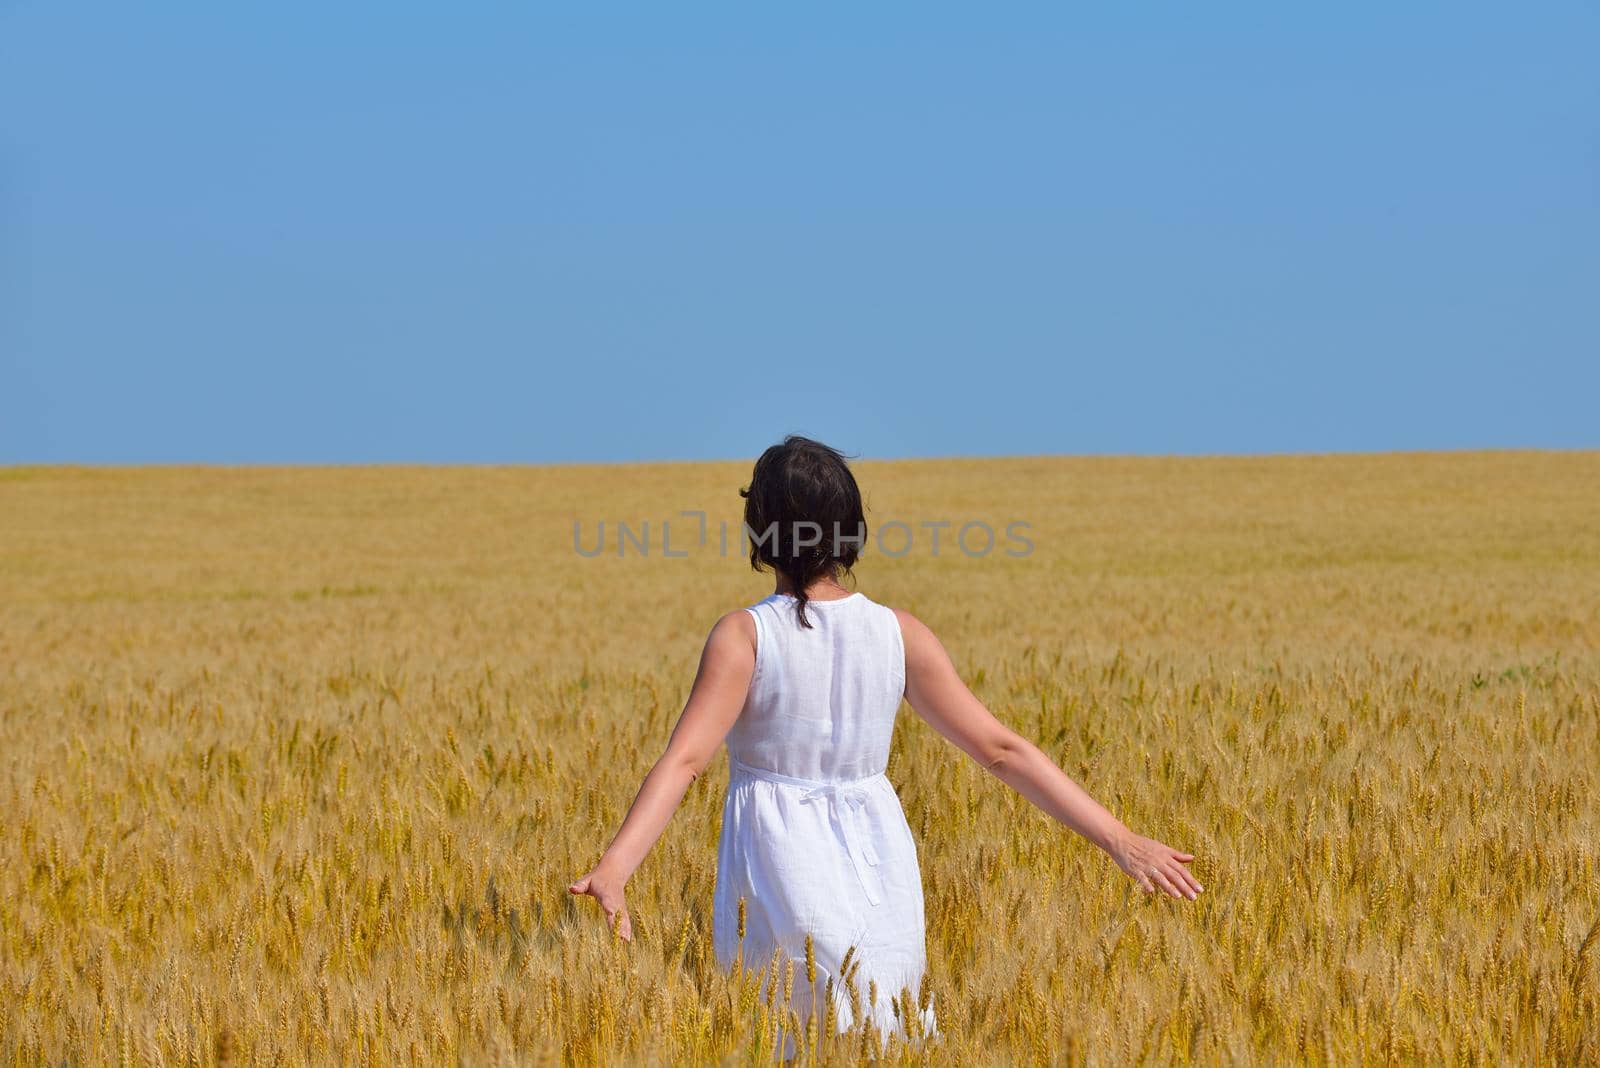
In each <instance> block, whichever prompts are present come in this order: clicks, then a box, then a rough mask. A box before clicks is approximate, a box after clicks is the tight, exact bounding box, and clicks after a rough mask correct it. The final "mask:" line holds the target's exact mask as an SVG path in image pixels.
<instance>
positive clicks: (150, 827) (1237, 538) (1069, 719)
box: [0, 452, 1600, 1065]
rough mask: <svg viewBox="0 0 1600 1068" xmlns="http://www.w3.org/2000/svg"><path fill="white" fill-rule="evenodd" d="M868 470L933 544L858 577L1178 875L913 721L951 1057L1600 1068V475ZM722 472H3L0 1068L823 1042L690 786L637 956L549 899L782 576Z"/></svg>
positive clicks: (924, 859) (556, 1059)
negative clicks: (762, 943)
mask: <svg viewBox="0 0 1600 1068" xmlns="http://www.w3.org/2000/svg"><path fill="white" fill-rule="evenodd" d="M857 471H858V474H859V477H860V479H861V482H862V485H863V489H864V490H865V492H866V495H867V500H868V505H869V509H870V511H869V521H872V522H876V523H883V522H887V521H891V520H898V521H902V522H906V523H908V524H910V525H911V526H912V528H913V530H914V531H915V532H917V533H918V534H919V535H920V534H922V533H924V532H926V529H927V528H921V527H920V526H919V524H921V523H924V522H936V521H944V520H948V521H950V522H951V523H952V526H951V527H950V528H947V529H946V530H945V531H944V535H945V538H946V539H947V541H946V543H945V544H944V545H943V546H942V547H941V551H940V552H939V553H938V554H934V553H932V552H931V551H930V547H929V545H928V542H927V540H926V539H919V540H918V542H917V543H916V544H915V545H914V547H913V549H912V551H910V552H907V553H905V554H904V555H902V556H899V557H895V558H890V557H889V556H887V555H885V554H883V553H881V552H873V551H869V552H868V554H867V556H866V558H865V559H864V560H863V562H862V563H861V565H860V566H859V568H858V571H857V575H858V581H859V588H861V589H862V590H864V591H866V592H868V593H869V594H870V595H871V596H873V597H874V598H876V599H878V600H881V601H884V602H887V603H890V604H896V605H902V606H904V607H906V608H909V609H910V610H911V611H913V612H915V613H916V614H918V615H919V616H920V617H922V618H923V619H924V620H925V621H927V622H928V623H929V624H930V625H931V626H932V627H933V628H934V630H935V631H936V632H937V633H938V634H940V635H941V636H942V638H943V639H944V641H945V643H946V645H947V646H948V647H949V649H950V650H951V652H952V655H953V656H954V657H955V659H956V662H957V665H958V667H959V668H960V669H961V671H962V673H963V675H964V677H965V678H967V680H968V681H969V683H970V684H971V685H972V686H973V688H974V690H975V691H976V692H977V693H978V695H979V696H980V697H982V698H983V699H984V700H985V701H986V702H987V703H988V704H989V706H990V707H991V708H992V709H993V710H994V711H995V713H996V714H997V715H999V716H1000V717H1001V718H1002V719H1004V720H1005V721H1007V722H1008V723H1009V724H1011V725H1012V726H1014V727H1016V728H1017V729H1018V730H1020V731H1021V732H1023V733H1024V734H1026V735H1028V736H1029V737H1032V738H1034V739H1035V740H1036V741H1038V742H1039V744H1040V745H1041V746H1042V747H1044V748H1045V750H1046V751H1047V752H1049V753H1050V754H1051V755H1052V756H1054V757H1056V758H1057V759H1058V760H1059V761H1060V762H1061V764H1062V765H1063V766H1064V767H1065V768H1067V769H1068V770H1069V771H1070V772H1071V773H1072V774H1074V775H1075V776H1077V777H1078V778H1079V779H1080V780H1081V781H1082V782H1084V783H1085V784H1086V785H1087V786H1088V788H1089V789H1090V790H1091V791H1092V792H1094V793H1096V794H1097V796H1099V797H1100V798H1101V799H1102V800H1104V801H1105V802H1106V803H1107V804H1108V805H1109V806H1110V807H1111V808H1112V809H1113V810H1114V811H1116V812H1118V813H1119V814H1120V815H1121V816H1122V817H1123V818H1124V819H1125V820H1126V821H1127V822H1129V823H1130V824H1131V825H1132V826H1134V827H1135V828H1136V829H1140V830H1142V831H1144V832H1146V833H1149V834H1152V835H1155V836H1156V837H1159V838H1161V839H1163V840H1165V841H1169V842H1171V843H1172V844H1174V845H1177V846H1179V847H1180V848H1187V849H1189V850H1190V851H1192V852H1194V853H1195V854H1197V855H1198V858H1199V859H1198V860H1197V862H1196V864H1195V865H1194V868H1195V871H1196V874H1197V875H1198V876H1199V878H1200V880H1201V881H1202V882H1203V883H1204V884H1205V885H1206V888H1207V892H1206V893H1205V894H1204V895H1202V897H1201V898H1200V900H1199V901H1197V902H1194V903H1189V902H1177V901H1172V900H1170V899H1165V898H1162V899H1154V898H1146V897H1144V896H1143V895H1141V894H1139V893H1138V891H1137V890H1136V889H1135V888H1134V886H1133V885H1132V884H1131V883H1130V882H1129V881H1128V880H1127V879H1126V878H1125V877H1123V876H1122V875H1121V873H1120V872H1118V871H1117V869H1116V868H1115V866H1114V865H1112V864H1111V863H1110V861H1109V860H1108V859H1106V858H1105V857H1104V856H1102V855H1100V854H1099V853H1097V852H1096V851H1095V850H1093V849H1092V847H1090V846H1088V845H1087V844H1086V843H1085V842H1083V841H1081V840H1079V839H1076V838H1074V837H1073V836H1071V835H1070V834H1069V833H1068V832H1065V831H1063V830H1061V829H1060V828H1058V827H1056V826H1055V825H1054V824H1052V823H1051V822H1050V821H1049V820H1048V819H1047V818H1046V817H1044V816H1043V815H1042V814H1040V813H1039V812H1037V811H1036V810H1034V809H1032V808H1031V807H1030V806H1029V805H1028V804H1027V802H1025V801H1024V800H1022V799H1021V798H1020V797H1018V796H1016V795H1015V794H1012V793H1011V792H1009V791H1008V790H1007V789H1006V788H1005V787H1004V786H1003V785H1002V784H1001V783H1000V782H998V781H997V780H995V779H992V778H989V777H987V776H986V775H985V774H984V773H983V772H982V771H981V770H980V769H978V768H977V767H976V766H975V765H974V764H972V763H971V762H970V761H969V760H968V759H967V758H966V757H964V756H963V755H962V754H961V753H960V752H959V751H957V750H956V749H954V748H953V747H951V746H950V745H948V744H947V743H945V742H944V741H943V739H941V738H939V737H938V736H937V735H936V734H935V733H933V732H932V731H931V730H930V729H929V728H928V727H927V726H926V725H925V724H923V723H922V722H921V721H920V720H917V719H916V718H915V716H914V714H913V713H912V712H911V711H910V709H909V708H902V711H901V716H902V719H901V721H900V724H899V726H898V728H897V732H896V740H895V749H894V752H893V756H892V758H891V762H890V765H889V777H890V778H891V780H892V781H893V782H894V784H895V786H896V788H897V789H898V790H899V792H900V796H901V798H902V801H903V803H904V805H905V809H906V812H907V815H908V817H909V820H910V823H911V826H912V828H913V830H914V831H915V833H916V835H917V840H918V843H919V850H920V855H921V863H922V870H923V880H924V884H925V888H926V894H927V902H928V909H927V915H928V925H929V930H928V942H929V944H928V955H929V964H930V968H929V977H928V984H927V989H925V990H923V991H915V992H910V993H911V994H912V996H920V997H928V996H931V997H932V999H933V1003H934V1004H935V1005H936V1006H937V1008H938V1013H939V1023H940V1026H941V1028H942V1029H943V1031H944V1040H943V1044H942V1045H938V1046H934V1047H932V1049H931V1050H930V1051H929V1053H928V1054H927V1055H928V1056H930V1057H931V1059H932V1060H934V1061H935V1062H937V1063H951V1064H963V1065H967V1064H988V1063H1017V1064H1026V1063H1039V1064H1055V1063H1089V1064H1106V1065H1113V1064H1114V1065H1121V1064H1126V1063H1136V1062H1156V1063H1167V1062H1189V1061H1194V1062H1201V1063H1218V1062H1238V1061H1250V1060H1256V1059H1261V1060H1269V1061H1274V1062H1284V1061H1305V1062H1310V1063H1335V1064H1349V1063H1355V1062H1388V1061H1416V1060H1425V1061H1430V1062H1431V1061H1444V1062H1470V1063H1481V1064H1490V1063H1502V1062H1505V1061H1521V1062H1531V1061H1541V1062H1548V1063H1557V1062H1560V1063H1577V1062H1583V1061H1588V1062H1590V1063H1593V1062H1595V1061H1596V1060H1597V1059H1600V1027H1597V1025H1596V1023H1595V1021H1596V1020H1597V1019H1600V944H1597V943H1600V938H1597V930H1600V928H1597V926H1596V925H1597V920H1600V864H1597V858H1600V803H1597V787H1600V655H1597V653H1600V454H1593V453H1538V452H1510V453H1474V454H1467V453H1461V454H1444V455H1381V456H1341V457H1334V456H1327V457H1296V458H1260V459H1237V458H1234V459H1225V458H1206V459H1183V460H1178V459H1009V460H941V461H916V462H911V461H907V462H861V463H859V464H857ZM748 472H749V468H748V465H747V464H734V463H721V464H662V465H650V466H631V467H629V466H569V467H550V468H537V467H479V468H424V467H409V468H408V467H386V468H385V467H380V468H345V469H335V468H318V469H284V468H233V469H229V468H200V467H196V468H182V469H179V468H146V469H83V468H9V469H4V470H0V717H3V718H0V813H3V814H0V1055H3V1059H4V1060H5V1062H7V1063H16V1064H39V1065H44V1064H49V1065H55V1064H60V1063H63V1062H66V1063H104V1062H108V1061H120V1062H124V1063H136V1064H154V1063H165V1064H205V1063H213V1062H224V1061H232V1062H235V1063H251V1064H256V1063H260V1064H298V1063H314V1064H321V1063H330V1062H335V1063H362V1064H366V1063H372V1064H392V1063H402V1064H435V1063H440V1062H447V1061H448V1062H455V1061H460V1062H463V1063H471V1064H478V1063H522V1064H572V1065H582V1064H590V1063H610V1064H634V1063H663V1064H665V1063H674V1064H676V1063H688V1064H707V1063H747V1062H756V1061H759V1060H762V1059H763V1058H766V1059H770V1057H771V1050H772V1049H773V1047H774V1044H775V1043H777V1042H779V1041H780V1040H781V1036H780V1035H779V1033H778V1029H779V1028H780V1027H786V1028H790V1029H793V1028H796V1027H799V1026H800V1025H801V1024H802V1021H798V1020H795V1019H793V1018H791V1017H789V1016H788V1015H787V1014H786V1013H785V1011H784V1009H783V1006H782V991H781V990H780V991H779V992H778V995H777V998H776V1000H775V1001H774V1000H773V999H772V998H771V997H769V993H770V989H771V988H770V986H769V987H768V988H767V990H768V992H766V993H764V992H762V991H760V990H759V989H758V987H757V984H758V982H759V981H760V979H761V978H762V969H763V968H764V967H765V966H766V965H767V964H768V962H756V961H752V962H748V968H749V970H748V971H746V972H745V973H744V974H742V975H741V976H739V977H738V978H737V979H735V978H733V977H729V976H725V975H723V974H721V973H720V972H719V971H718V970H717V969H716V967H715V964H714V961H713V958H712V953H711V941H710V935H711V932H710V927H709V924H710V914H709V910H710V902H711V892H712V886H713V879H714V874H715V852H714V848H715V841H716V835H717V831H718V825H717V821H718V817H719V815H720V811H721V803H722V790H723V786H724V784H725V783H726V774H727V772H726V764H725V762H724V761H723V760H721V759H719V760H718V761H717V762H716V763H714V764H713V766H712V769H711V771H710V772H709V773H708V774H707V775H706V776H705V777H704V778H703V779H702V780H701V781H700V782H698V783H697V784H695V785H694V786H693V787H692V788H691V790H690V792H689V794H688V796H687V797H686V798H685V802H684V805H683V807H682V808H681V809H680V810H679V812H678V814H677V816H676V817H675V818H674V820H673V822H672V824H671V825H670V826H669V827H668V829H667V831H666V833H665V835H664V836H663V838H662V840H661V842H660V844H659V845H658V846H657V848H656V850H655V851H654V852H653V853H652V855H651V856H650V857H649V858H648V859H647V860H646V861H645V863H644V865H643V867H641V868H640V870H639V872H638V873H637V875H636V876H635V877H634V880H633V882H632V884H631V885H630V887H629V895H630V908H631V911H632V913H633V917H634V921H635V935H634V940H633V942H632V943H624V942H621V941H618V940H615V939H614V938H613V936H612V935H611V933H610V932H609V931H608V930H607V929H606V928H605V925H604V923H603V922H602V920H601V918H600V913H599V910H598V908H597V907H596V906H595V904H594V902H593V901H592V900H590V899H578V898H575V897H573V896H572V895H570V894H568V893H567V891H566V886H567V884H568V883H569V882H571V881H572V879H574V878H575V877H576V876H578V875H580V874H582V873H583V872H584V871H586V870H587V869H588V866H589V865H590V864H592V862H593V861H594V860H595V859H596V858H597V857H598V856H599V853H600V852H601V850H602V849H603V848H604V847H605V845H606V844H607V842H608V841H609V837H610V835H611V833H612V832H614V831H615V829H616V827H617V825H618V822H619V821H620V819H621V816H622V815H623V813H624V812H625V811H626V808H627V806H628V804H629V803H630V802H631V801H632V799H633V796H634V792H635V791H636V789H637V788H638V785H639V782H640V780H641V778H642V777H643V775H644V773H645V772H646V770H647V769H648V767H649V764H650V762H651V761H652V760H653V759H654V758H655V757H656V756H657V755H659V753H660V751H661V750H662V748H663V746H664V745H665V743H666V740H667V736H668V733H669V731H670V730H671V727H672V724H673V723H674V721H675V719H676V716H677V714H678V712H679V711H680V709H681V707H682V701H683V699H684V697H685V696H686V693H687V688H688V685H689V682H690V679H691V677H692V673H693V669H694V664H695V658H696V656H697V654H698V651H699V647H700V644H701V642H702V641H703V639H704V637H705V634H706V632H707V630H708V629H709V628H710V626H711V623H712V622H713V620H714V619H715V618H716V617H717V615H719V614H720V613H721V612H723V611H725V610H727V609H729V608H731V607H734V606H737V605H740V604H748V603H751V602H753V601H755V600H757V599H759V598H760V597H762V596H764V595H765V594H766V593H768V592H770V590H771V586H770V579H768V578H766V577H765V576H761V577H758V576H755V575H753V574H752V573H751V572H750V571H749V570H748V566H747V564H746V563H745V562H744V561H743V560H742V559H741V558H740V555H739V552H738V548H739V547H738V545H737V537H736V534H737V517H738V515H739V504H740V502H739V500H738V497H737V495H736V493H735V491H736V490H737V488H738V487H739V486H740V485H742V484H743V482H744V480H745V479H746V478H747V476H748ZM696 509H700V510H704V511H705V512H707V513H708V516H709V523H708V527H709V530H708V536H707V539H706V543H705V544H703V545H702V544H700V543H699V542H698V540H697V534H696V532H695V527H694V524H695V522H696V521H695V520H694V519H693V518H692V517H691V518H683V517H680V516H679V513H680V512H682V511H685V510H690V511H692V510H696ZM724 519H725V520H727V521H728V522H729V523H730V524H732V526H733V530H732V532H731V536H730V542H731V543H732V544H730V546H729V549H728V552H727V553H726V555H724V554H723V553H722V552H721V551H720V546H719V544H718V524H719V522H720V521H722V520H724ZM575 520H577V521H580V522H581V523H582V524H583V526H582V527H581V533H582V538H581V539H580V541H581V543H582V544H584V545H585V546H588V545H592V544H593V541H594V537H595V529H596V524H597V523H599V522H602V521H603V522H605V523H606V524H607V526H608V535H607V541H608V545H607V551H606V552H604V553H602V554H601V555H599V556H595V557H592V558H591V557H586V556H583V555H580V554H579V553H577V552H575V551H574V545H573V523H574V521H575ZM665 520H670V521H672V536H673V539H674V547H673V548H674V551H675V552H680V551H681V552H683V553H685V555H683V556H673V557H665V556H663V555H662V553H661V551H660V526H661V523H662V522H663V521H665ZM618 521H626V522H627V523H629V524H630V527H631V529H632V530H634V531H635V532H637V531H638V530H639V523H640V522H641V521H648V522H649V525H650V539H651V545H650V548H651V552H650V553H649V555H642V554H641V553H639V552H637V551H635V546H634V545H632V544H629V545H628V546H627V551H625V552H624V553H623V554H621V555H619V554H618V553H617V552H616V550H615V545H614V544H612V543H611V542H612V536H611V535H612V533H613V532H614V529H615V528H614V524H615V523H616V522H618ZM970 521H982V522H987V523H989V524H991V525H993V526H994V528H995V529H997V530H999V529H1002V528H1003V527H1004V525H1005V524H1006V523H1008V522H1014V521H1022V522H1027V523H1028V524H1030V526H1029V528H1028V536H1029V538H1030V539H1031V541H1032V543H1033V551H1032V553H1031V554H1029V555H1027V556H1024V557H1007V556H1005V555H1003V554H1002V553H1001V552H1000V551H998V550H997V551H995V552H993V553H991V554H990V555H989V556H986V557H982V558H978V557H972V556H968V555H965V554H963V553H961V552H959V551H953V550H952V549H951V547H950V544H949V541H948V539H949V538H950V537H952V536H953V534H954V533H955V530H956V528H958V527H959V526H960V525H961V524H962V523H965V522H970ZM800 968H801V971H800V974H799V975H793V974H792V973H791V974H790V976H789V982H791V983H793V982H804V981H806V976H805V972H804V964H803V963H802V964H801V965H800ZM825 1035H826V1028H820V1029H818V1028H814V1029H812V1030H810V1031H808V1032H806V1034H805V1041H806V1046H807V1048H808V1050H813V1049H814V1046H815V1042H816V1039H817V1038H818V1037H823V1036H825ZM863 1041H864V1036H856V1035H845V1036H841V1037H840V1038H839V1039H838V1040H837V1041H836V1042H834V1043H833V1044H831V1045H828V1046H826V1047H825V1048H824V1049H823V1050H821V1051H816V1052H817V1054H818V1055H817V1057H816V1060H817V1061H818V1062H819V1063H821V1062H824V1061H828V1060H831V1061H833V1062H837V1063H849V1062H852V1061H854V1060H855V1059H856V1057H857V1055H858V1054H859V1052H860V1051H861V1049H862V1048H863ZM886 1059H887V1060H889V1061H899V1060H907V1061H909V1060H912V1059H914V1058H913V1057H912V1056H911V1055H909V1054H908V1053H907V1051H906V1050H905V1049H904V1048H903V1047H902V1046H901V1045H900V1044H899V1043H898V1042H897V1043H896V1044H895V1045H894V1046H893V1047H891V1050H890V1053H889V1056H888V1057H887V1058H886Z"/></svg>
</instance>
